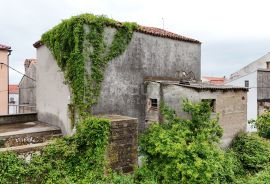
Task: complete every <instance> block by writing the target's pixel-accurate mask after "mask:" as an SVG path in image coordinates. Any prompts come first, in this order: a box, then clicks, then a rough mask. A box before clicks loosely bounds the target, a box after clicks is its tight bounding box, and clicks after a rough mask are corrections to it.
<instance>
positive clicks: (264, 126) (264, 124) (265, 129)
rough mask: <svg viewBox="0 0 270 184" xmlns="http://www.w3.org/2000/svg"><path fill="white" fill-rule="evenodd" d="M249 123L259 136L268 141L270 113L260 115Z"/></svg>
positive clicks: (269, 135) (269, 136) (269, 137)
mask: <svg viewBox="0 0 270 184" xmlns="http://www.w3.org/2000/svg"><path fill="white" fill-rule="evenodd" d="M249 123H251V124H252V125H253V126H254V127H255V128H257V132H258V134H259V136H261V137H264V138H267V139H270V111H268V112H266V113H263V114H261V115H260V116H259V117H258V118H257V119H256V120H252V121H250V122H249Z"/></svg>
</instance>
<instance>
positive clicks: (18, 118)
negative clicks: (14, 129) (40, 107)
mask: <svg viewBox="0 0 270 184" xmlns="http://www.w3.org/2000/svg"><path fill="white" fill-rule="evenodd" d="M31 121H37V113H27V114H12V115H1V116H0V124H12V123H24V122H31Z"/></svg>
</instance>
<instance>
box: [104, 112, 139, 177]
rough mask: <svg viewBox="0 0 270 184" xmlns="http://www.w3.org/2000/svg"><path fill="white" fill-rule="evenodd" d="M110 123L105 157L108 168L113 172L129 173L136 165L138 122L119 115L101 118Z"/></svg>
mask: <svg viewBox="0 0 270 184" xmlns="http://www.w3.org/2000/svg"><path fill="white" fill-rule="evenodd" d="M103 117H105V118H107V119H109V120H110V121H111V126H110V136H109V144H108V147H107V154H106V157H107V159H108V164H109V167H110V168H111V169H113V170H115V171H121V172H123V173H129V172H132V171H134V169H135V167H137V163H138V153H137V149H138V121H137V119H136V118H130V117H125V116H119V115H105V116H103Z"/></svg>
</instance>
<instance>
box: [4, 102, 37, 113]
mask: <svg viewBox="0 0 270 184" xmlns="http://www.w3.org/2000/svg"><path fill="white" fill-rule="evenodd" d="M8 108H9V114H22V113H32V112H36V106H31V105H14V104H9V105H8Z"/></svg>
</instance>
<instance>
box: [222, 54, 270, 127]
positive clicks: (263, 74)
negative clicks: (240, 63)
mask: <svg viewBox="0 0 270 184" xmlns="http://www.w3.org/2000/svg"><path fill="white" fill-rule="evenodd" d="M226 84H230V85H237V86H243V87H247V88H249V92H248V105H247V118H248V120H251V119H256V118H257V116H258V115H259V114H261V113H263V112H265V111H267V110H268V109H269V108H270V103H269V102H270V53H267V54H266V55H264V56H263V57H261V58H259V59H258V60H256V61H254V62H252V63H250V64H248V65H247V66H245V67H244V68H242V69H240V70H239V71H237V72H235V73H233V74H231V77H230V79H229V81H228V82H227V83H226ZM253 130H254V129H253V128H252V127H251V126H250V125H248V131H253Z"/></svg>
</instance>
